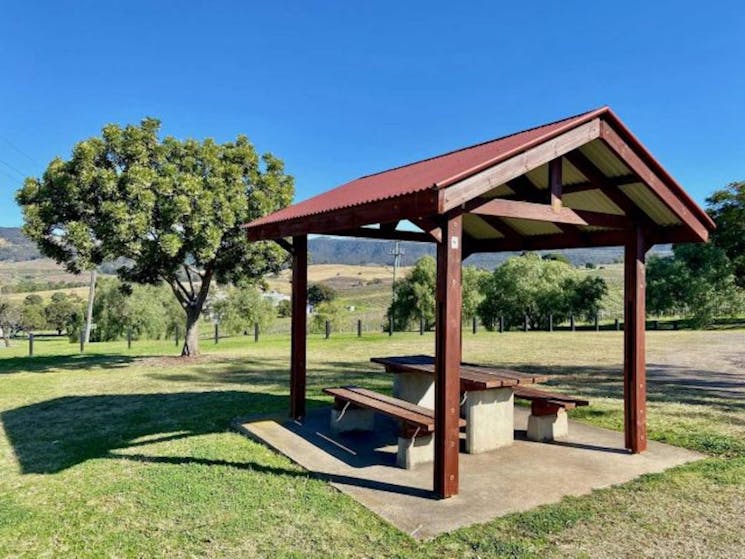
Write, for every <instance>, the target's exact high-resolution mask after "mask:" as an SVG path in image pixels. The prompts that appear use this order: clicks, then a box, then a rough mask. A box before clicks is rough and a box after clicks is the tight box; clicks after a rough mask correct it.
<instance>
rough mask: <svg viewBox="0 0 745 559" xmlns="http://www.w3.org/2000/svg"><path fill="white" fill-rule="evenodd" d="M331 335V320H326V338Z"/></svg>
mask: <svg viewBox="0 0 745 559" xmlns="http://www.w3.org/2000/svg"><path fill="white" fill-rule="evenodd" d="M330 336H331V322H329V321H328V320H327V321H326V339H327V340H328V339H329V337H330Z"/></svg>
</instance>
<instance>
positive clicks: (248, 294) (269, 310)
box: [212, 285, 276, 334]
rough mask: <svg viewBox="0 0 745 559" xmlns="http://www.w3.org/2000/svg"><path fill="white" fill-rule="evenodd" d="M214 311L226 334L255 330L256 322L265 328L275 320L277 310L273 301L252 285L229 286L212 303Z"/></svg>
mask: <svg viewBox="0 0 745 559" xmlns="http://www.w3.org/2000/svg"><path fill="white" fill-rule="evenodd" d="M212 312H213V315H214V317H215V318H217V320H218V321H219V323H220V330H221V331H223V332H225V333H226V334H242V333H244V332H248V331H249V330H250V331H253V327H254V324H257V323H258V325H259V328H261V329H262V330H265V329H266V328H267V327H268V326H270V325H271V323H272V321H273V320H274V316H275V314H276V311H275V309H274V305H272V303H271V301H269V300H267V299H265V298H264V297H262V296H261V293H260V292H259V290H258V289H256V288H255V287H253V286H252V285H241V286H239V287H230V288H228V290H227V292H226V293H225V296H224V297H222V298H220V299H218V300H217V301H215V302H214V303H213V304H212Z"/></svg>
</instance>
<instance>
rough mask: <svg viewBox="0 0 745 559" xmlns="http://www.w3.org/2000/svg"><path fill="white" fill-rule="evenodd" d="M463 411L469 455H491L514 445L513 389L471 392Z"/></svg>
mask: <svg viewBox="0 0 745 559" xmlns="http://www.w3.org/2000/svg"><path fill="white" fill-rule="evenodd" d="M463 408H464V412H465V418H466V452H467V453H468V454H478V453H481V452H488V451H490V450H494V449H497V448H500V447H503V446H509V445H511V444H512V443H513V441H514V438H515V420H514V417H515V416H514V397H513V394H512V388H494V389H491V390H479V391H474V392H468V394H467V396H466V401H465V404H464V405H463Z"/></svg>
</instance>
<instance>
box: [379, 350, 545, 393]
mask: <svg viewBox="0 0 745 559" xmlns="http://www.w3.org/2000/svg"><path fill="white" fill-rule="evenodd" d="M370 361H372V362H373V363H378V364H380V365H384V366H385V368H386V370H387V371H388V372H389V373H426V374H430V375H434V374H435V358H434V357H432V356H431V355H399V356H395V357H372V358H371V359H370ZM547 380H548V377H547V376H545V375H533V374H530V373H520V372H518V371H511V370H509V369H500V368H496V367H485V366H482V365H474V364H472V363H461V364H460V389H461V390H462V391H469V390H489V389H491V388H508V387H510V386H516V385H518V384H535V383H537V382H545V381H547Z"/></svg>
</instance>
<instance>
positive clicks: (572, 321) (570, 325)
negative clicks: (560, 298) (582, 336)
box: [569, 313, 574, 332]
mask: <svg viewBox="0 0 745 559" xmlns="http://www.w3.org/2000/svg"><path fill="white" fill-rule="evenodd" d="M569 328H571V329H572V332H574V313H572V314H570V315H569Z"/></svg>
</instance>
